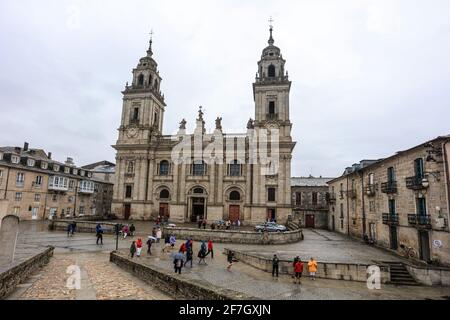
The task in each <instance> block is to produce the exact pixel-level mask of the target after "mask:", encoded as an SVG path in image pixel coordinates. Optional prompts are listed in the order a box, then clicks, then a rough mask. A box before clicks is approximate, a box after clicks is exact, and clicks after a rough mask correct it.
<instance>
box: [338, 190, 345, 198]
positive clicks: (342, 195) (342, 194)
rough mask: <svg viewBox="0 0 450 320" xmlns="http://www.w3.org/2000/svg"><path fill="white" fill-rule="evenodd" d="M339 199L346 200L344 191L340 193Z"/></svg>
mask: <svg viewBox="0 0 450 320" xmlns="http://www.w3.org/2000/svg"><path fill="white" fill-rule="evenodd" d="M339 199H341V200H342V199H344V190H341V191H339Z"/></svg>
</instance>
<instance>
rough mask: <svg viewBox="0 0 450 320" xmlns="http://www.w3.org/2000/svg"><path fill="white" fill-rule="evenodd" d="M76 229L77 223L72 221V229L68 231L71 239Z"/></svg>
mask: <svg viewBox="0 0 450 320" xmlns="http://www.w3.org/2000/svg"><path fill="white" fill-rule="evenodd" d="M76 228H77V223H76V222H75V221H72V229H71V230H70V235H71V236H72V237H73V234H74V233H75V229H76Z"/></svg>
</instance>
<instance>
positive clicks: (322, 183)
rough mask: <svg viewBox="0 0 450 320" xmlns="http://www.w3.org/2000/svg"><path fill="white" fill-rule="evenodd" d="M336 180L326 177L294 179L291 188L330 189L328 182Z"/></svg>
mask: <svg viewBox="0 0 450 320" xmlns="http://www.w3.org/2000/svg"><path fill="white" fill-rule="evenodd" d="M333 179H334V178H324V177H318V178H316V177H313V176H309V177H292V178H291V187H328V184H327V182H328V181H330V180H333Z"/></svg>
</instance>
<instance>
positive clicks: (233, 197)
mask: <svg viewBox="0 0 450 320" xmlns="http://www.w3.org/2000/svg"><path fill="white" fill-rule="evenodd" d="M230 200H233V201H238V200H241V194H240V193H239V192H238V191H231V192H230Z"/></svg>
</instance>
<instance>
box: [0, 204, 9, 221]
mask: <svg viewBox="0 0 450 320" xmlns="http://www.w3.org/2000/svg"><path fill="white" fill-rule="evenodd" d="M7 209H8V200H4V199H1V200H0V227H1V226H2V219H3V218H4V217H5V216H6V215H7V212H8V211H7Z"/></svg>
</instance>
